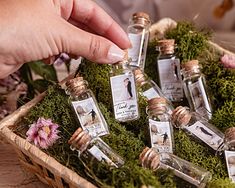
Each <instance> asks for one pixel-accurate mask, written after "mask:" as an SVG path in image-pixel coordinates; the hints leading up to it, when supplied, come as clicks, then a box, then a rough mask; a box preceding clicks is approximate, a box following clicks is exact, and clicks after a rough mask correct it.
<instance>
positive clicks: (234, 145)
mask: <svg viewBox="0 0 235 188" xmlns="http://www.w3.org/2000/svg"><path fill="white" fill-rule="evenodd" d="M224 149H225V151H224V155H225V160H226V165H227V171H228V175H229V178H230V179H231V180H232V181H233V182H235V176H234V172H235V127H231V128H228V129H227V130H226V131H225V133H224Z"/></svg>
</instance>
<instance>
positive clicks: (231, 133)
mask: <svg viewBox="0 0 235 188" xmlns="http://www.w3.org/2000/svg"><path fill="white" fill-rule="evenodd" d="M224 139H225V140H226V142H232V141H235V127H231V128H228V129H226V131H225V133H224Z"/></svg>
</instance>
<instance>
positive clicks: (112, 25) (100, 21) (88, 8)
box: [71, 0, 131, 49]
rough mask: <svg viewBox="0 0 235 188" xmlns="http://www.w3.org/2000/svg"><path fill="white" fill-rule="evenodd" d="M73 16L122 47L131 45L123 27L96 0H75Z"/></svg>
mask: <svg viewBox="0 0 235 188" xmlns="http://www.w3.org/2000/svg"><path fill="white" fill-rule="evenodd" d="M71 18H72V19H73V20H75V21H77V22H80V23H82V24H84V25H87V26H88V27H89V28H91V29H92V30H94V31H95V32H96V33H97V34H99V35H101V36H104V37H106V38H108V39H109V40H111V41H113V42H114V43H116V44H117V45H118V46H119V47H120V48H122V49H126V48H129V47H130V46H131V44H130V41H129V39H128V37H127V34H126V33H125V32H124V31H123V29H122V28H121V27H120V26H119V25H118V24H117V23H116V22H115V21H114V20H113V19H112V18H111V17H110V16H109V15H108V14H107V13H106V12H105V11H104V10H103V9H102V8H100V7H99V6H98V5H97V4H96V3H95V2H93V1H91V0H74V3H73V8H72V12H71Z"/></svg>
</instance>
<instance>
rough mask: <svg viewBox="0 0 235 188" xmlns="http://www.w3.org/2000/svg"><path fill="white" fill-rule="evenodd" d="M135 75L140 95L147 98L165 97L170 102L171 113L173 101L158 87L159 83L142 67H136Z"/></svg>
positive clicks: (170, 111)
mask: <svg viewBox="0 0 235 188" xmlns="http://www.w3.org/2000/svg"><path fill="white" fill-rule="evenodd" d="M134 75H135V80H136V86H137V89H138V90H139V93H140V95H141V96H144V97H146V98H147V100H150V99H152V98H156V97H163V98H165V99H166V101H167V104H168V109H169V111H168V113H169V114H171V113H172V110H173V109H174V107H173V105H172V103H171V102H170V101H169V100H168V99H167V98H166V97H165V96H164V94H163V93H162V90H161V89H160V88H159V87H158V85H157V84H156V83H155V82H154V81H153V80H150V78H149V77H148V76H147V75H146V74H145V73H144V72H143V71H142V70H140V69H135V70H134Z"/></svg>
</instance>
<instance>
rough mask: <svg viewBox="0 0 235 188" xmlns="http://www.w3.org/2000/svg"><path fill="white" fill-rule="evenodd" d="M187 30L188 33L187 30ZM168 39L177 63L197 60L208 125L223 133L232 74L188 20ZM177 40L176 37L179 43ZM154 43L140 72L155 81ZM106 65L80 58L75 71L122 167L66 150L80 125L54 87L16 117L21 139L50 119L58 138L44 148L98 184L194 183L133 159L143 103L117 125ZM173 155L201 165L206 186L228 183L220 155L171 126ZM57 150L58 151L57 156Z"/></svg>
mask: <svg viewBox="0 0 235 188" xmlns="http://www.w3.org/2000/svg"><path fill="white" fill-rule="evenodd" d="M191 31H193V32H191ZM167 36H168V37H170V38H174V39H176V42H177V43H178V54H179V55H180V58H181V59H182V60H183V61H186V60H188V59H194V58H199V60H200V63H201V65H202V68H203V69H202V70H203V72H204V74H205V75H206V78H207V83H208V86H209V89H210V91H211V94H212V98H213V101H214V104H215V105H214V106H215V109H214V114H213V119H212V121H211V122H212V123H213V124H214V125H215V126H217V127H218V128H219V129H221V130H222V131H224V130H225V129H226V128H227V127H231V126H233V125H234V123H235V120H234V117H235V100H234V97H235V74H234V72H232V71H229V70H226V69H224V68H223V66H222V65H220V64H219V63H218V61H219V57H220V56H219V55H220V54H219V53H218V52H217V51H215V50H213V49H210V48H207V50H206V49H205V48H206V46H207V41H206V40H207V39H208V38H207V37H208V35H207V33H205V32H201V31H197V30H196V28H195V27H194V26H192V25H191V24H188V23H180V24H178V27H177V28H176V29H175V30H172V31H169V32H168V34H167ZM181 40H182V41H181ZM155 46H156V42H153V43H150V44H149V47H148V52H147V53H148V55H147V60H146V73H147V74H148V75H149V76H150V77H151V78H152V79H153V80H155V81H157V72H156V68H155V66H156V59H157V56H158V54H157V52H156V51H155ZM110 70H111V67H110V66H109V65H97V64H94V63H92V62H89V61H87V60H84V61H83V62H82V64H81V67H80V69H79V74H81V75H82V76H84V78H85V79H86V80H87V81H88V82H89V87H90V88H91V89H92V91H93V92H94V94H95V96H96V98H97V101H98V102H99V106H100V109H101V111H102V113H103V115H104V117H105V119H106V121H107V123H108V125H109V129H110V135H108V136H105V137H103V138H102V139H103V140H104V141H105V142H106V143H107V144H108V145H110V147H112V148H113V149H114V150H115V151H117V153H119V155H121V156H122V157H123V158H124V159H125V165H124V166H123V167H122V168H119V169H112V170H110V169H109V167H108V166H105V165H103V164H100V163H96V162H95V161H93V160H91V161H89V162H85V161H84V160H82V161H81V160H79V159H78V157H77V153H76V152H72V151H71V150H70V148H69V145H68V144H67V141H68V139H69V138H70V136H71V134H72V133H73V132H74V131H75V130H76V129H77V128H78V127H79V126H80V125H79V123H77V122H76V121H75V118H74V117H73V116H71V114H73V112H72V110H71V108H70V105H69V104H68V102H67V100H68V97H67V96H66V94H65V93H64V91H63V90H62V89H60V88H59V87H58V86H54V87H50V88H49V90H48V93H47V96H46V97H45V98H44V100H43V101H42V102H41V103H39V104H38V105H36V106H35V107H34V108H33V109H32V110H31V111H30V113H29V114H28V115H27V116H26V117H24V119H23V120H22V121H21V126H19V127H18V129H17V130H15V131H16V132H18V133H21V135H22V136H23V137H25V131H26V130H27V126H26V125H29V124H31V123H33V122H34V121H36V120H37V119H38V117H45V118H52V119H53V121H54V122H56V123H58V124H59V125H60V131H61V134H60V135H61V139H60V142H58V143H57V144H56V145H55V146H54V147H52V148H51V149H49V150H47V151H45V152H47V153H48V154H49V155H51V156H53V157H54V158H56V159H57V160H58V161H59V162H60V163H61V164H64V165H65V166H67V167H69V168H71V169H72V170H74V171H75V172H77V173H78V174H80V175H81V176H82V177H84V178H86V179H88V180H89V181H91V182H93V183H95V184H96V185H98V186H100V187H120V188H121V187H125V188H126V187H130V188H132V187H141V186H142V185H146V186H147V185H152V186H153V187H167V188H171V187H172V188H173V187H179V188H182V187H184V188H186V187H194V186H192V185H190V184H188V183H187V182H184V181H182V180H181V179H179V178H176V177H174V176H173V174H172V172H171V171H166V170H157V171H156V172H152V171H150V170H147V169H143V168H142V167H141V166H140V165H139V162H138V156H139V154H140V152H141V151H142V149H143V148H144V147H145V145H148V144H149V142H148V139H149V135H148V129H147V124H148V122H147V120H148V119H147V114H146V112H145V108H146V101H145V100H144V99H143V98H141V97H140V98H139V108H140V119H138V120H137V121H132V122H128V123H118V122H117V121H115V119H114V117H113V113H112V103H111V101H112V99H111V92H110V85H109V72H110ZM174 138H175V143H176V150H175V154H176V155H178V156H179V157H181V158H183V159H185V160H188V161H190V162H192V163H194V164H196V165H199V166H201V167H204V168H205V169H207V170H208V171H210V172H211V173H212V175H213V179H212V181H211V182H210V183H209V184H208V187H210V188H212V187H213V188H214V187H215V188H217V187H218V188H219V187H221V188H222V187H229V188H230V187H234V184H232V183H231V182H230V181H229V180H228V179H227V178H228V176H227V171H226V165H225V162H224V160H223V159H222V157H220V156H215V155H214V154H213V153H212V152H211V151H210V150H209V149H208V147H206V146H204V145H202V144H200V143H198V142H195V141H194V139H193V138H192V137H190V136H188V135H187V134H186V133H185V132H183V131H179V130H175V131H174ZM58 154H59V155H58Z"/></svg>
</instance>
